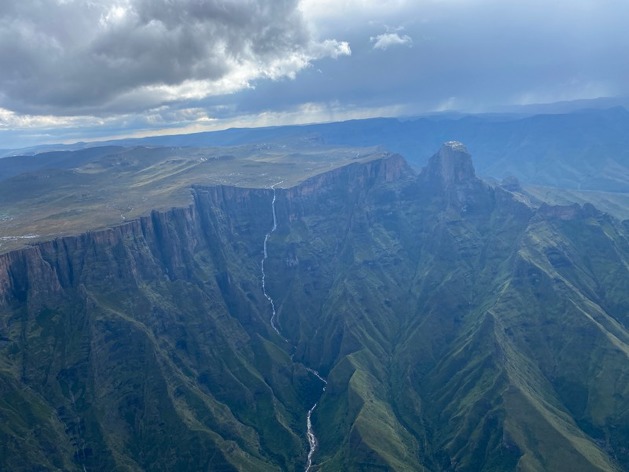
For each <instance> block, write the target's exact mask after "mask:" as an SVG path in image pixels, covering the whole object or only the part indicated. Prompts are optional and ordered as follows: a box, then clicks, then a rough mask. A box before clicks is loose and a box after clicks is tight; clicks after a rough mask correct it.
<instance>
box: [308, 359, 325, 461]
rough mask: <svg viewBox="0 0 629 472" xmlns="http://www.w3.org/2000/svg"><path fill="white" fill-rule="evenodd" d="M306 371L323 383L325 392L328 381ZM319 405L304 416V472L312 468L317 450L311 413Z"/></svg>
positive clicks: (313, 371)
mask: <svg viewBox="0 0 629 472" xmlns="http://www.w3.org/2000/svg"><path fill="white" fill-rule="evenodd" d="M306 370H307V371H308V372H310V373H311V374H313V375H314V376H315V377H317V378H318V379H319V380H321V382H323V389H322V391H323V392H325V387H326V386H327V385H328V381H327V380H325V379H324V378H323V377H321V374H319V372H317V371H316V370H314V369H311V368H310V367H306ZM318 404H319V403H318V402H317V403H315V404H314V405H312V408H310V410H308V415H307V416H306V436H307V437H308V446H309V450H308V460H307V461H306V469H305V471H304V472H309V471H310V468H311V467H312V457H313V456H314V453H315V451H316V450H317V437H316V436H315V433H314V429H313V428H312V419H311V418H312V412H313V411H315V408H317V405H318Z"/></svg>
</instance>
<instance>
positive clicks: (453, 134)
mask: <svg viewBox="0 0 629 472" xmlns="http://www.w3.org/2000/svg"><path fill="white" fill-rule="evenodd" d="M599 105H600V104H599ZM566 106H567V105H566ZM571 106H572V107H574V106H575V104H574V103H572V105H571ZM555 108H556V107H555ZM568 109H570V107H568ZM628 131H629V112H628V111H627V110H626V109H625V108H622V107H614V108H609V109H600V108H593V109H585V110H577V111H570V112H566V113H553V114H537V115H530V114H527V115H523V114H521V113H520V114H507V113H502V114H490V115H452V114H450V115H435V116H431V117H423V118H415V119H411V118H409V119H396V118H382V119H368V120H355V121H347V122H340V123H328V124H316V125H304V126H281V127H275V128H273V127H271V128H252V129H230V130H225V131H217V132H207V133H198V134H190V135H174V136H160V137H151V138H141V139H125V140H119V141H110V142H105V143H100V144H99V145H116V146H186V147H188V146H192V147H200V146H201V147H203V146H237V145H243V144H254V143H264V142H266V143H278V142H292V143H293V144H296V145H301V144H303V143H304V142H318V143H324V144H328V145H341V146H382V147H384V148H386V149H387V150H389V151H392V152H397V153H400V154H402V155H403V156H404V157H405V158H406V159H407V160H408V161H409V162H410V163H411V165H414V166H416V167H417V168H420V167H422V166H424V165H425V164H426V162H427V161H428V158H429V157H430V156H431V155H432V153H433V152H434V149H437V148H438V147H439V146H440V145H441V143H443V142H445V141H448V140H458V141H461V142H464V143H466V145H467V147H468V148H469V149H470V152H472V153H473V155H474V156H475V162H476V168H477V170H478V172H479V174H480V175H482V176H484V177H492V178H497V179H502V178H504V177H507V176H514V177H516V178H518V179H519V180H520V181H522V182H523V183H524V184H526V185H536V186H546V187H555V188H561V189H570V190H576V191H596V192H615V193H629V132H628ZM86 146H90V147H92V146H94V144H89V145H88V144H85V143H78V144H76V145H72V146H62V148H61V150H71V149H79V148H83V147H86ZM47 149H50V148H47V147H38V148H34V149H31V150H30V152H29V153H33V152H41V151H45V150H47ZM12 153H15V151H12Z"/></svg>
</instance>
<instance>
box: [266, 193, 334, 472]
mask: <svg viewBox="0 0 629 472" xmlns="http://www.w3.org/2000/svg"><path fill="white" fill-rule="evenodd" d="M281 183H282V182H278V183H276V184H273V185H271V190H273V199H272V200H271V213H272V214H273V227H272V228H271V230H270V231H269V232H268V233H266V235H265V236H264V244H263V246H262V247H263V257H262V261H261V262H260V270H261V272H262V293H263V294H264V296H265V298H266V299H267V300H268V301H269V303H270V305H271V313H272V314H271V320H270V324H271V328H273V330H274V331H275V332H276V333H277V334H278V336H280V337H281V338H282V339H284V340H285V341H287V342H288V340H287V339H286V338H284V336H282V333H280V330H279V328H278V327H277V325H276V324H275V321H276V318H277V311H276V309H275V302H274V301H273V298H272V297H271V295H269V294H268V293H267V291H266V272H264V263H265V261H266V260H267V258H268V257H269V255H268V252H267V243H268V242H269V238H270V237H271V235H272V234H273V232H274V231H275V230H276V229H277V214H276V213H275V202H276V199H277V195H276V192H275V187H276V186H277V185H279V184H281ZM306 370H307V371H308V372H310V373H311V374H313V375H314V376H315V377H317V378H318V379H319V380H320V381H321V382H322V383H323V388H322V392H325V388H326V385H327V384H328V382H327V380H325V379H324V378H323V377H322V376H321V374H319V372H317V371H316V370H314V369H311V368H310V367H306ZM317 405H318V402H315V404H314V405H312V407H311V408H310V409H309V410H308V415H307V416H306V437H307V438H308V447H309V449H308V459H307V461H306V468H305V470H304V472H309V471H310V469H311V468H312V458H313V456H314V453H315V452H316V450H317V444H318V443H317V436H316V435H315V433H314V429H313V427H312V413H313V412H314V411H315V409H316V408H317Z"/></svg>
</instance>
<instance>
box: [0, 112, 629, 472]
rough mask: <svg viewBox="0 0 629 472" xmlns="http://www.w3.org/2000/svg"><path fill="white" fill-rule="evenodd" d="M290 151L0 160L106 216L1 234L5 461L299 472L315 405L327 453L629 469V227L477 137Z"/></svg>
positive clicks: (406, 462) (337, 462)
mask: <svg viewBox="0 0 629 472" xmlns="http://www.w3.org/2000/svg"><path fill="white" fill-rule="evenodd" d="M349 125H350V124H344V125H343V126H349ZM367 134H368V133H365V135H367ZM289 142H291V143H293V144H294V141H293V140H289ZM284 146H285V147H282V145H280V144H279V143H276V144H275V145H273V146H271V145H268V144H266V145H262V146H261V145H258V146H240V147H237V148H233V149H217V148H215V149H214V150H211V149H192V148H190V149H173V148H156V149H146V148H134V149H122V148H96V149H91V150H86V151H79V152H76V153H70V152H65V153H60V154H56V155H47V156H39V157H35V158H32V160H30V161H23V162H25V164H24V165H25V168H26V169H28V171H29V172H28V173H21V174H20V175H14V176H11V177H10V176H8V175H5V177H3V180H2V188H3V189H4V188H12V189H14V192H13V193H12V194H11V195H13V197H12V198H13V199H14V200H12V201H11V205H10V208H15V207H16V205H17V204H18V203H19V201H20V199H24V201H25V202H30V203H29V205H26V206H25V207H24V208H27V207H29V206H30V205H31V204H32V203H33V202H37V205H36V208H39V210H41V214H42V215H44V217H43V219H42V220H40V221H42V222H45V224H43V223H42V225H43V226H48V225H49V224H53V222H54V221H55V219H57V220H58V221H59V222H62V221H72V218H73V216H72V215H76V214H77V213H76V212H77V211H79V210H81V209H82V210H83V211H85V212H86V213H84V215H85V214H87V215H92V216H89V217H87V218H85V217H83V216H81V217H77V219H76V221H77V225H79V226H75V227H74V229H71V230H70V232H69V233H64V230H63V229H64V228H63V226H59V227H58V229H57V231H58V233H59V234H68V235H67V236H63V237H58V238H54V237H52V236H49V237H47V238H40V239H41V241H40V242H33V241H31V240H28V239H27V240H12V241H11V242H12V243H13V244H14V246H11V247H5V249H4V250H3V254H1V255H0V329H1V331H0V335H1V338H0V366H1V368H0V382H1V383H0V389H1V390H2V392H3V395H2V397H1V398H2V400H1V402H2V403H0V416H1V417H2V422H1V423H0V424H2V427H0V435H1V436H2V438H1V439H2V440H1V441H0V444H2V446H0V447H2V454H0V457H1V458H2V459H1V460H2V468H6V469H9V470H32V469H33V468H45V469H49V470H112V469H114V468H119V469H122V470H200V469H208V470H303V469H304V467H305V464H306V459H307V453H308V442H307V438H306V421H305V419H306V414H307V412H308V410H309V409H310V408H311V407H312V406H313V404H314V403H315V402H316V403H317V408H316V410H315V411H314V413H313V415H312V426H313V430H314V432H315V433H316V436H317V440H318V449H317V450H316V451H315V455H314V465H313V468H312V470H401V471H402V470H434V471H437V470H451V471H478V470H482V471H485V470H486V471H489V470H575V471H578V470H583V471H590V470H627V469H629V455H628V454H629V451H628V450H627V448H626V445H627V444H629V429H628V428H627V425H629V417H627V414H628V413H627V412H628V411H629V405H628V404H627V402H628V401H629V400H628V399H629V376H628V375H627V365H629V364H628V363H627V357H628V356H629V332H627V328H626V326H627V323H628V322H629V319H628V318H627V314H628V313H629V273H628V271H629V233H628V231H629V228H628V227H627V224H626V222H621V221H619V220H618V219H615V218H614V217H613V216H610V215H609V214H606V213H603V212H601V211H599V210H597V209H596V208H595V207H593V206H592V205H589V204H587V205H583V206H581V205H576V204H572V205H563V206H557V205H548V204H545V203H543V202H541V201H539V200H537V199H536V198H534V197H533V196H531V195H529V194H528V193H527V192H525V191H524V190H523V189H522V188H521V187H520V186H518V184H517V183H516V182H514V181H512V180H507V181H506V182H505V183H504V185H499V184H496V183H492V184H491V185H490V184H488V183H487V182H484V181H482V180H480V179H479V178H477V176H476V174H475V171H474V165H473V163H472V160H471V158H470V155H469V154H468V152H467V150H466V148H465V147H464V146H463V145H461V144H460V143H457V142H449V143H447V144H446V145H444V146H443V147H442V148H441V150H440V151H439V152H438V153H437V154H436V155H434V156H433V157H432V158H431V159H429V160H428V162H427V164H426V166H425V167H424V168H423V170H421V172H419V173H418V172H416V171H415V170H413V168H412V167H411V166H410V165H409V164H408V163H407V162H405V160H404V159H403V158H402V157H401V156H399V155H395V154H389V153H383V152H377V151H376V150H374V149H359V148H350V149H342V148H339V147H329V146H328V147H325V146H324V147H319V146H312V145H311V147H310V148H308V147H303V148H301V149H300V150H299V152H298V151H297V149H293V148H290V146H289V145H288V144H286V145H284ZM204 158H205V160H203V159H204ZM38 159H41V161H39V162H37V163H36V164H35V167H31V163H32V162H36V161H37V160H38ZM3 161H4V160H3ZM43 162H48V163H52V162H55V163H56V164H57V165H58V167H57V168H56V169H55V168H54V167H55V165H53V164H51V165H50V166H40V167H37V166H39V165H40V164H41V163H43ZM297 162H300V163H301V164H302V165H301V166H297V165H296V163H297ZM304 162H310V164H309V166H310V168H311V170H310V171H309V173H304V172H303V169H305V167H304V166H303V163H304ZM0 163H1V161H0ZM221 169H222V170H221ZM66 179H72V180H66ZM230 179H232V180H230ZM221 180H222V181H221ZM46 181H53V182H55V184H54V185H52V186H51V187H50V188H54V189H56V190H55V193H54V194H52V193H49V192H48V191H43V192H41V193H40V194H39V195H37V194H36V193H33V192H34V189H35V188H36V187H38V186H39V185H42V182H44V183H45V182H46ZM64 182H65V183H66V185H65V186H64V185H59V183H64ZM81 182H84V183H86V184H89V186H90V187H87V186H86V187H81ZM96 184H98V185H96ZM271 185H275V190H271V189H270V187H271ZM20 188H22V189H23V193H21V194H20V193H18V192H17V189H20ZM43 188H46V187H43ZM89 188H92V189H94V190H93V191H92V193H90V192H89V191H88V189H89ZM138 188H141V189H142V191H143V193H144V194H145V195H148V196H150V197H151V198H149V199H147V200H144V201H143V200H142V199H141V198H140V199H137V197H134V191H135V189H138ZM99 191H102V192H110V193H107V194H103V193H99ZM84 194H85V195H84ZM53 195H54V198H50V197H51V196H53ZM138 195H140V194H138ZM273 195H275V197H276V199H275V200H273ZM46 197H48V198H46ZM5 198H9V192H7V194H6V195H5V196H4V197H3V200H2V201H5V200H4V199H5ZM112 198H113V199H116V198H119V199H120V201H128V202H129V207H132V208H131V209H130V208H127V207H124V208H122V207H114V210H115V212H112V215H113V214H114V213H116V214H115V215H114V216H115V218H116V219H115V220H111V221H110V222H107V220H106V218H105V221H106V224H105V225H104V227H103V226H98V224H97V222H98V221H99V219H98V218H95V217H94V216H93V215H98V208H101V209H103V208H108V207H107V202H108V201H109V200H108V199H112ZM29 199H30V200H29ZM81 199H83V200H81ZM169 203H172V205H170V206H174V208H171V209H169V208H170V206H169ZM61 207H64V208H66V210H67V213H64V214H63V215H62V216H59V215H58V214H55V212H51V211H49V210H50V209H51V208H61ZM152 207H153V208H160V210H158V211H152V212H151V211H150V210H151V208H152ZM90 208H91V209H90ZM121 210H122V214H120V212H121ZM2 211H5V212H6V209H4V208H3V209H2ZM274 211H275V217H276V223H277V229H276V230H275V231H273V232H272V233H270V230H271V228H272V226H273V212H274ZM79 215H80V213H79ZM5 216H6V217H7V218H5V219H4V221H5V222H9V223H11V224H14V225H15V226H14V228H16V227H19V225H20V224H23V225H28V224H33V220H32V218H30V217H24V215H22V216H21V215H20V214H17V213H14V214H12V215H5ZM122 217H125V219H124V220H123V219H122ZM8 218H13V219H12V220H9V219H8ZM36 222H37V220H35V224H37V223H36ZM80 225H83V226H84V227H83V228H82V230H81V231H78V229H79V228H80ZM53 226H54V225H53ZM24 227H25V226H24ZM97 227H98V228H100V229H96V228H97ZM4 228H6V226H4ZM22 235H24V233H22ZM266 235H269V237H268V244H267V246H266V248H267V251H268V255H267V258H266V259H265V263H264V272H265V286H266V292H268V294H269V295H270V296H271V297H272V299H273V301H274V305H275V308H276V310H277V316H276V325H277V328H278V331H279V335H278V332H276V331H274V329H273V327H272V325H271V322H270V320H271V316H272V313H271V306H270V304H269V300H268V299H267V298H266V297H265V295H264V291H263V290H262V287H261V275H262V274H261V267H260V261H261V260H262V259H263V247H264V244H263V243H264V241H265V237H266ZM13 236H17V234H13ZM46 239H48V241H46ZM4 242H5V243H6V242H8V240H6V239H5V240H4ZM309 369H315V370H317V371H318V372H319V373H320V374H321V375H322V376H324V377H326V379H327V385H326V389H325V390H324V391H323V392H322V390H321V381H320V380H319V379H318V378H317V377H316V376H315V375H314V374H313V373H312V371H310V370H309Z"/></svg>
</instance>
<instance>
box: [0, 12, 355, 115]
mask: <svg viewBox="0 0 629 472" xmlns="http://www.w3.org/2000/svg"><path fill="white" fill-rule="evenodd" d="M350 53H351V51H350V48H349V44H348V43H347V42H343V41H337V40H334V39H327V40H320V39H319V38H317V37H315V35H314V34H313V32H312V30H311V27H310V23H309V22H308V21H306V19H304V17H303V14H302V12H301V10H300V9H299V3H298V0H286V1H282V2H278V1H276V0H239V1H224V0H204V1H203V2H199V1H198V0H99V1H91V2H81V1H74V2H71V1H63V2H60V1H59V0H40V1H39V2H37V5H34V4H32V3H31V2H24V3H20V4H15V5H12V6H7V7H6V8H3V7H0V106H1V107H4V108H6V109H11V110H13V111H15V112H18V113H23V114H27V115H29V114H30V115H45V114H49V113H51V114H66V115H89V114H101V113H127V112H129V111H131V108H133V110H134V111H141V110H139V107H144V108H145V109H146V108H152V107H156V106H159V105H161V104H165V103H169V102H172V101H180V100H190V99H201V98H205V97H210V96H217V95H223V94H231V93H234V92H237V91H239V90H244V89H247V88H249V87H251V86H253V85H254V82H255V81H257V80H259V79H267V80H279V79H282V78H290V79H293V78H295V77H296V76H297V74H298V73H299V72H300V71H302V70H303V69H305V68H307V67H309V66H310V65H311V63H312V62H313V61H316V60H319V59H323V58H326V57H331V58H339V57H340V56H344V55H349V54H350Z"/></svg>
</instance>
